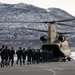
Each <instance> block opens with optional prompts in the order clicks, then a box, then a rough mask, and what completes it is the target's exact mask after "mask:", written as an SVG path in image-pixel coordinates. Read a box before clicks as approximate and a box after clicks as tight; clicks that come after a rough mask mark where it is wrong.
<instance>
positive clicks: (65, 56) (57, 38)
mask: <svg viewBox="0 0 75 75" xmlns="http://www.w3.org/2000/svg"><path fill="white" fill-rule="evenodd" d="M71 20H75V19H68V20H60V21H51V22H47V21H46V22H33V23H48V24H49V25H48V31H45V30H39V29H31V28H26V29H28V30H34V31H40V32H47V33H48V36H45V35H44V36H41V37H40V39H41V41H42V42H43V45H42V50H47V51H49V52H52V55H53V56H52V57H53V59H52V60H56V61H59V60H62V61H66V60H68V61H71V58H70V55H71V50H70V48H69V44H68V41H67V40H66V38H65V36H64V35H63V34H70V33H71V32H64V33H60V32H56V28H55V23H56V24H59V25H65V26H70V25H66V24H62V23H59V22H66V21H71ZM73 27H75V26H73Z"/></svg>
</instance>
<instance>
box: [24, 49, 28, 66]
mask: <svg viewBox="0 0 75 75" xmlns="http://www.w3.org/2000/svg"><path fill="white" fill-rule="evenodd" d="M26 54H27V51H26V50H25V48H23V65H25V60H26Z"/></svg>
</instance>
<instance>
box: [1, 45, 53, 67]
mask: <svg viewBox="0 0 75 75" xmlns="http://www.w3.org/2000/svg"><path fill="white" fill-rule="evenodd" d="M15 54H16V55H17V60H16V64H19V63H20V65H25V64H26V63H25V62H26V57H27V65H29V64H35V63H39V62H50V61H52V58H53V57H52V56H53V55H52V52H48V51H47V50H43V51H42V50H40V49H31V48H30V47H29V48H28V49H25V48H22V47H19V49H18V50H14V48H13V47H11V49H9V48H8V46H4V45H2V48H0V56H1V64H0V65H1V67H4V66H9V65H11V66H13V64H14V55H15Z"/></svg>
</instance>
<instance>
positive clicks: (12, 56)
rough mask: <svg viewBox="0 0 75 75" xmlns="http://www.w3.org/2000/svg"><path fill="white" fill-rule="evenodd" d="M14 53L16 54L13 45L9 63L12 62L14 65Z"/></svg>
mask: <svg viewBox="0 0 75 75" xmlns="http://www.w3.org/2000/svg"><path fill="white" fill-rule="evenodd" d="M14 55H15V50H14V48H13V47H11V49H10V55H9V63H10V62H11V66H13V63H14Z"/></svg>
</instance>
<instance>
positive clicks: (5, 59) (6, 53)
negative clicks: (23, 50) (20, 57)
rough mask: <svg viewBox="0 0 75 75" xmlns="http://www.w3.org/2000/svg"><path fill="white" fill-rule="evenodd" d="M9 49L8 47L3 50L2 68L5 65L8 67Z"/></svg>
mask: <svg viewBox="0 0 75 75" xmlns="http://www.w3.org/2000/svg"><path fill="white" fill-rule="evenodd" d="M9 53H10V52H9V49H8V46H6V47H5V48H3V49H2V51H1V67H2V66H3V67H4V65H6V66H8V58H9Z"/></svg>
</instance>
